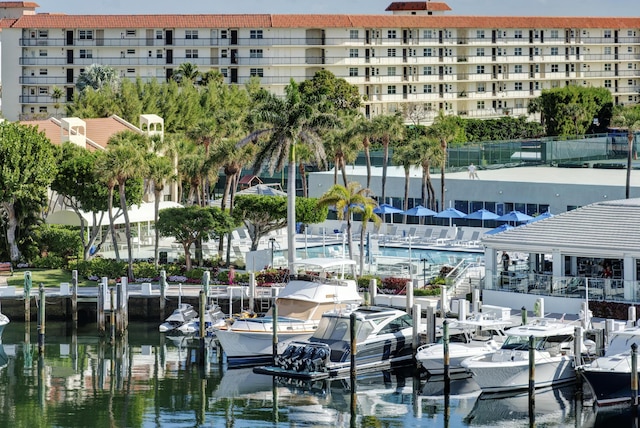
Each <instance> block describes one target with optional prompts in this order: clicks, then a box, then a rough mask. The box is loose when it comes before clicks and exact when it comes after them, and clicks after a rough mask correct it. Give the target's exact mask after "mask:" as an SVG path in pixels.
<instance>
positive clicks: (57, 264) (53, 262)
mask: <svg viewBox="0 0 640 428" xmlns="http://www.w3.org/2000/svg"><path fill="white" fill-rule="evenodd" d="M31 265H32V266H33V267H34V268H39V269H63V268H66V267H67V262H66V260H65V259H64V258H63V257H61V256H56V255H53V254H49V255H47V256H45V257H36V258H35V259H34V260H33V261H32V262H31Z"/></svg>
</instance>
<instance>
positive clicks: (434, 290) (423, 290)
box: [413, 285, 442, 296]
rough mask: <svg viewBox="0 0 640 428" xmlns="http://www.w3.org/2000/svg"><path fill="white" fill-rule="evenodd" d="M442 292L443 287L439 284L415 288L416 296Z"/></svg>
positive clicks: (436, 294)
mask: <svg viewBox="0 0 640 428" xmlns="http://www.w3.org/2000/svg"><path fill="white" fill-rule="evenodd" d="M440 294H442V289H441V288H440V287H439V286H437V285H436V286H427V287H425V288H416V289H415V290H413V295H414V296H439V295H440Z"/></svg>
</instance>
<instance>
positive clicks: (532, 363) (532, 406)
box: [529, 335, 536, 426]
mask: <svg viewBox="0 0 640 428" xmlns="http://www.w3.org/2000/svg"><path fill="white" fill-rule="evenodd" d="M535 410H536V350H535V348H534V337H533V335H531V336H529V426H535V420H536V414H535Z"/></svg>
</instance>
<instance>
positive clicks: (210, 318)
mask: <svg viewBox="0 0 640 428" xmlns="http://www.w3.org/2000/svg"><path fill="white" fill-rule="evenodd" d="M225 319H226V315H225V314H224V312H222V310H221V309H220V306H218V305H212V306H210V307H209V308H208V309H207V310H206V311H205V313H204V329H205V332H206V334H207V336H210V335H213V332H214V329H215V328H216V327H222V326H224V325H225ZM177 330H178V331H179V332H180V333H182V334H195V333H199V332H200V317H196V318H193V319H191V320H189V321H187V322H186V323H184V324H182V325H181V326H179V327H178V328H177Z"/></svg>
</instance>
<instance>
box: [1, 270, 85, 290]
mask: <svg viewBox="0 0 640 428" xmlns="http://www.w3.org/2000/svg"><path fill="white" fill-rule="evenodd" d="M26 271H30V272H31V284H32V285H31V286H32V287H33V288H37V287H38V286H39V285H40V283H43V284H44V286H45V287H59V286H60V283H61V282H68V283H71V272H70V271H66V270H62V269H15V270H14V271H13V276H9V277H7V285H13V286H15V287H23V286H24V273H25V272H26ZM95 285H96V282H95V281H89V280H86V279H84V278H78V286H80V287H83V286H95Z"/></svg>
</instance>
